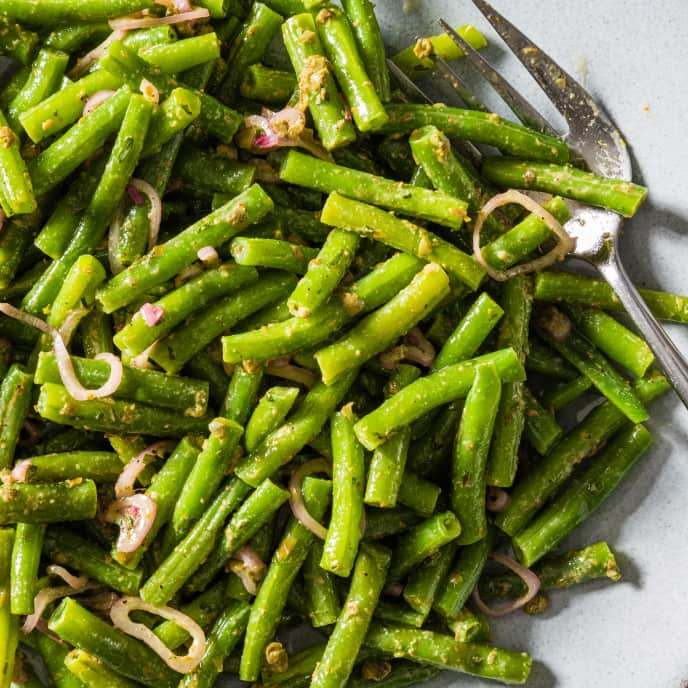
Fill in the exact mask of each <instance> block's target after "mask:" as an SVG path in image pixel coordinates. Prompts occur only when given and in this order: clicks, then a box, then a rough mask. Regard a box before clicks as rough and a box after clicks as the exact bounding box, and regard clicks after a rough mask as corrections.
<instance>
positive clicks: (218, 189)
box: [174, 146, 256, 196]
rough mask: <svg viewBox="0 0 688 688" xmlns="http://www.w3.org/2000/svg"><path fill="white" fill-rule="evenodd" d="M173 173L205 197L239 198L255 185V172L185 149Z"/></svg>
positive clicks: (218, 158)
mask: <svg viewBox="0 0 688 688" xmlns="http://www.w3.org/2000/svg"><path fill="white" fill-rule="evenodd" d="M174 172H175V175H176V176H178V177H179V178H180V179H181V180H182V182H184V184H185V186H187V187H188V188H190V189H192V190H200V191H202V192H203V193H204V194H208V193H223V194H229V195H230V196H236V195H237V194H239V193H241V192H242V191H244V190H245V189H247V188H248V187H249V186H250V185H251V184H252V183H253V179H254V177H255V174H256V168H255V166H253V165H249V164H246V163H241V162H236V161H235V160H228V159H227V158H224V157H222V156H220V155H211V154H208V153H206V152H204V151H201V150H198V149H197V148H192V147H191V146H185V147H184V148H183V149H182V151H181V153H180V155H179V158H178V159H177V163H176V165H175V168H174Z"/></svg>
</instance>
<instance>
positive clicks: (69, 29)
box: [43, 21, 110, 53]
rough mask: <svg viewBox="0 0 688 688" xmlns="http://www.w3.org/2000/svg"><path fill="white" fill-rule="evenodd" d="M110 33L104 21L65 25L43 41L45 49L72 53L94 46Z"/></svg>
mask: <svg viewBox="0 0 688 688" xmlns="http://www.w3.org/2000/svg"><path fill="white" fill-rule="evenodd" d="M109 33H110V27H109V26H108V24H107V22H106V21H96V22H87V23H83V24H81V23H80V24H71V25H70V24H65V25H63V26H58V27H57V28H56V29H54V30H53V31H51V32H50V33H49V34H48V35H47V36H46V38H45V40H44V41H43V44H44V45H45V46H46V47H47V48H53V49H54V50H62V51H64V52H66V53H74V52H77V51H78V50H80V49H81V48H83V47H85V46H88V45H91V44H93V45H96V44H97V43H99V42H100V41H101V40H103V39H104V38H105V37H106V36H107V35H108V34H109Z"/></svg>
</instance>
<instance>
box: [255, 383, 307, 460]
mask: <svg viewBox="0 0 688 688" xmlns="http://www.w3.org/2000/svg"><path fill="white" fill-rule="evenodd" d="M298 395H299V388H298V387H271V388H270V389H268V391H267V392H265V394H264V395H263V396H262V397H261V399H260V400H259V401H258V404H257V405H256V407H255V409H254V410H253V412H252V413H251V416H250V418H249V420H248V423H247V424H246V432H245V433H244V447H245V449H246V451H247V452H249V453H250V452H252V451H253V450H254V449H255V448H256V447H257V446H258V445H259V444H260V443H261V442H262V441H263V440H264V439H265V438H266V437H267V436H268V435H269V434H270V433H271V432H273V431H274V430H276V429H277V428H278V427H279V426H280V425H282V422H283V421H284V419H285V418H286V417H287V414H288V413H289V411H290V410H291V408H292V406H293V405H294V403H295V402H296V398H297V397H298Z"/></svg>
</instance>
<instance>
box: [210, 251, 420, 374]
mask: <svg viewBox="0 0 688 688" xmlns="http://www.w3.org/2000/svg"><path fill="white" fill-rule="evenodd" d="M421 267H422V263H420V261H418V260H416V259H415V258H413V257H412V256H408V255H405V254H401V253H398V254H396V255H395V256H393V257H392V258H390V259H389V260H387V261H386V262H384V263H382V264H381V265H379V266H378V267H376V268H375V269H374V270H372V271H371V272H370V273H369V274H368V275H366V276H365V277H362V278H361V279H360V280H358V281H357V282H355V283H354V284H353V285H351V286H350V287H349V288H348V289H347V290H346V291H344V292H343V293H342V294H341V295H340V296H339V297H337V295H335V297H333V299H332V300H331V301H330V302H329V303H327V304H324V305H323V306H321V307H320V308H319V309H317V310H316V311H314V312H313V313H312V314H311V315H310V317H308V318H289V319H287V320H284V319H281V320H280V321H278V322H274V323H271V324H266V325H264V326H263V327H260V329H256V330H254V331H249V332H240V333H238V334H234V335H229V336H226V337H223V338H222V356H223V359H224V360H225V362H227V363H237V362H239V361H242V360H248V359H253V360H269V359H273V358H278V357H279V356H284V355H286V354H290V353H293V352H295V351H298V350H299V349H302V348H305V347H312V346H315V345H317V344H319V343H320V342H322V341H324V340H326V339H328V338H329V337H330V336H331V335H332V332H336V331H338V330H340V329H341V328H342V327H343V326H344V325H345V324H347V323H348V322H350V321H351V320H353V319H354V317H355V316H356V315H359V314H363V313H367V312H369V311H371V310H373V309H375V308H378V307H379V306H382V305H383V304H385V303H386V302H388V301H389V300H390V299H392V298H393V297H394V296H395V295H396V294H397V293H398V292H399V290H401V289H402V288H404V287H405V286H406V285H408V283H409V282H410V281H411V278H412V277H413V275H415V274H416V273H417V272H418V271H419V270H420V268H421Z"/></svg>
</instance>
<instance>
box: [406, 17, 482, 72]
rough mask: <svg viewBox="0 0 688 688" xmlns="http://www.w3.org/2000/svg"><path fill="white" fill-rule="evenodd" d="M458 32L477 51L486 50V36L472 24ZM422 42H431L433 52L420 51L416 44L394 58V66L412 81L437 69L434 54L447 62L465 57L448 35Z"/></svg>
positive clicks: (423, 39) (433, 37)
mask: <svg viewBox="0 0 688 688" xmlns="http://www.w3.org/2000/svg"><path fill="white" fill-rule="evenodd" d="M456 32H457V33H458V34H459V35H460V36H461V38H463V40H464V41H467V42H468V43H469V44H470V45H471V47H473V48H475V49H476V50H479V49H480V48H484V47H485V46H486V45H487V40H486V39H485V36H483V35H482V34H481V33H480V31H478V29H476V28H475V27H474V26H471V25H470V24H466V25H465V26H459V27H457V28H456ZM421 40H422V41H423V42H429V43H430V46H431V47H432V50H431V51H429V52H427V53H426V51H425V50H421V51H419V50H417V48H416V46H417V45H418V43H416V44H415V45H411V46H409V47H408V48H404V49H403V50H401V51H400V52H398V53H397V54H396V55H394V57H392V61H393V62H394V64H396V66H397V67H399V69H401V70H402V71H403V72H404V74H406V76H408V77H410V78H411V79H417V78H418V77H420V76H422V75H423V74H426V73H427V72H431V71H433V70H434V69H435V60H434V59H433V57H432V55H433V54H435V55H438V56H439V57H441V58H442V59H443V60H445V62H451V61H452V60H456V59H457V58H460V57H463V51H462V50H461V48H459V46H458V45H456V43H454V41H453V40H452V39H451V38H450V37H449V36H448V35H447V34H444V33H442V34H440V35H439V36H428V37H424V38H422V39H421ZM421 47H423V48H425V47H426V45H424V44H421ZM424 53H425V55H424Z"/></svg>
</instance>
